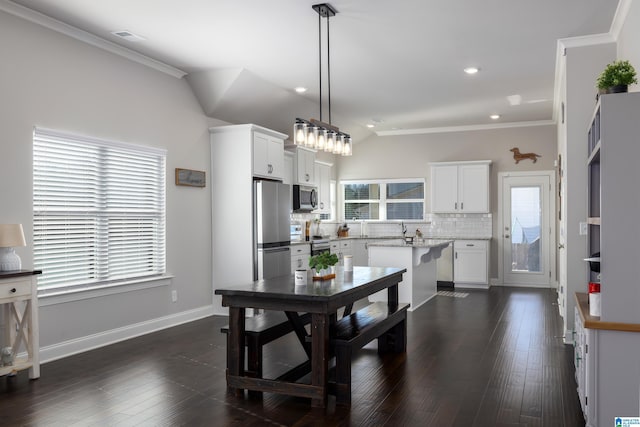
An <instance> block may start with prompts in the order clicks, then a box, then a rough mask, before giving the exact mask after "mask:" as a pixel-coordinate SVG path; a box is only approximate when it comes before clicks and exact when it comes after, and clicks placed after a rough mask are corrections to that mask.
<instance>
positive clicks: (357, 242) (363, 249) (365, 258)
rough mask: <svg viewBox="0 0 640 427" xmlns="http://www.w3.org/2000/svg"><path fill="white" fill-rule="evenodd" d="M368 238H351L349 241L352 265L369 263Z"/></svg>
mask: <svg viewBox="0 0 640 427" xmlns="http://www.w3.org/2000/svg"><path fill="white" fill-rule="evenodd" d="M370 241H371V240H369V239H353V240H352V241H351V242H352V243H351V244H352V247H351V250H352V253H353V265H357V266H367V265H369V247H368V245H369V242H370Z"/></svg>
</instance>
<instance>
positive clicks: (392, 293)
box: [387, 283, 398, 306]
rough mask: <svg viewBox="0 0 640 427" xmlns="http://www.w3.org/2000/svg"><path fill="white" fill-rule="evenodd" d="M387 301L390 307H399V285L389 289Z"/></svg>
mask: <svg viewBox="0 0 640 427" xmlns="http://www.w3.org/2000/svg"><path fill="white" fill-rule="evenodd" d="M387 300H388V302H389V306H397V305H398V284H397V283H396V284H395V285H393V286H389V287H388V288H387Z"/></svg>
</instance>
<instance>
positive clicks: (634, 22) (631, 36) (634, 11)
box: [617, 0, 640, 92]
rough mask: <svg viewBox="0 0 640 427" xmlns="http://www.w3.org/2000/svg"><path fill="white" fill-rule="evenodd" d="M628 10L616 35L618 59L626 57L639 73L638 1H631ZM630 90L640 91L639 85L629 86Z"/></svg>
mask: <svg viewBox="0 0 640 427" xmlns="http://www.w3.org/2000/svg"><path fill="white" fill-rule="evenodd" d="M629 2H630V5H631V6H630V8H629V12H628V13H627V17H626V19H625V21H624V25H623V26H622V30H621V31H620V35H619V36H618V49H617V51H618V52H617V57H618V59H628V60H629V62H631V65H633V66H634V68H635V69H636V72H638V73H640V2H638V1H631V0H629ZM629 91H630V92H637V91H640V85H637V84H636V85H633V86H631V87H629Z"/></svg>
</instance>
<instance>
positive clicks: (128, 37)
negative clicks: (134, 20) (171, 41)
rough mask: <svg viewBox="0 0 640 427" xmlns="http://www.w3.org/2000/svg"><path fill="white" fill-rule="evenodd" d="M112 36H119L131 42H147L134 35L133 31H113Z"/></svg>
mask: <svg viewBox="0 0 640 427" xmlns="http://www.w3.org/2000/svg"><path fill="white" fill-rule="evenodd" d="M111 34H113V35H114V36H118V37H120V38H123V39H125V40H128V41H130V42H141V41H143V40H146V39H145V38H144V37H140V36H139V35H136V34H133V33H132V32H131V31H127V30H121V31H112V32H111Z"/></svg>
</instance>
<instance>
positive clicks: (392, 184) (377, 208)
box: [342, 179, 425, 220]
mask: <svg viewBox="0 0 640 427" xmlns="http://www.w3.org/2000/svg"><path fill="white" fill-rule="evenodd" d="M424 186H425V182H424V179H407V180H403V179H393V180H391V179H389V180H367V181H342V190H343V191H342V194H343V197H342V200H343V206H344V218H345V219H353V218H355V219H361V220H409V219H424Z"/></svg>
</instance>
